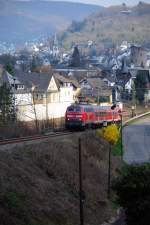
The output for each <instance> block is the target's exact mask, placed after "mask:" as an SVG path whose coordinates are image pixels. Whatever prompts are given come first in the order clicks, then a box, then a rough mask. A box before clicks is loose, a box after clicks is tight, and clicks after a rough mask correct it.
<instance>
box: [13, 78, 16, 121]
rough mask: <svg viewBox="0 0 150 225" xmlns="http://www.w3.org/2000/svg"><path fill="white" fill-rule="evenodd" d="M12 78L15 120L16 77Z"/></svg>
mask: <svg viewBox="0 0 150 225" xmlns="http://www.w3.org/2000/svg"><path fill="white" fill-rule="evenodd" d="M13 80H14V112H15V121H16V83H15V81H16V78H13Z"/></svg>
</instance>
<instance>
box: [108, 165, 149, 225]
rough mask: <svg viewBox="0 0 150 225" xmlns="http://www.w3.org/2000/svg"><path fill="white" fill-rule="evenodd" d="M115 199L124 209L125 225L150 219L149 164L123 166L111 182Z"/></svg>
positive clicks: (139, 224) (137, 224)
mask: <svg viewBox="0 0 150 225" xmlns="http://www.w3.org/2000/svg"><path fill="white" fill-rule="evenodd" d="M112 188H113V190H114V191H115V193H116V196H117V197H116V200H117V203H118V204H119V205H121V206H122V207H123V208H124V209H125V213H126V222H127V225H135V224H136V225H148V224H149V221H150V164H144V165H131V166H127V165H126V166H125V167H123V169H122V170H121V171H120V175H119V177H118V178H117V179H116V180H115V181H114V182H113V185H112Z"/></svg>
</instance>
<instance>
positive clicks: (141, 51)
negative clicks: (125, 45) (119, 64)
mask: <svg viewBox="0 0 150 225" xmlns="http://www.w3.org/2000/svg"><path fill="white" fill-rule="evenodd" d="M146 62H147V50H146V49H145V48H143V47H142V46H139V45H131V63H133V65H134V66H142V67H145V66H146Z"/></svg>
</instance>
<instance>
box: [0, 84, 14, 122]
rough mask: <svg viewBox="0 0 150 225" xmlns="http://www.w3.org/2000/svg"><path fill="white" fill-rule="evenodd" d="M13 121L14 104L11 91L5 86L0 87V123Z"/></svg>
mask: <svg viewBox="0 0 150 225" xmlns="http://www.w3.org/2000/svg"><path fill="white" fill-rule="evenodd" d="M14 120H15V102H14V98H13V95H12V93H11V90H10V88H9V87H7V85H6V84H3V85H2V86H0V122H1V123H2V124H3V123H8V122H10V121H14Z"/></svg>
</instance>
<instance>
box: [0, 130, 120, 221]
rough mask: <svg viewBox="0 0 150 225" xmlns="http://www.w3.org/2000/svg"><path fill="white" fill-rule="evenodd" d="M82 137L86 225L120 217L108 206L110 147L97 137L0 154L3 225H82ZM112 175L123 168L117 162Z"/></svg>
mask: <svg viewBox="0 0 150 225" xmlns="http://www.w3.org/2000/svg"><path fill="white" fill-rule="evenodd" d="M79 136H80V137H82V155H83V179H84V182H83V185H84V191H85V205H84V211H85V224H95V225H100V224H101V223H102V222H103V221H106V220H108V219H110V217H111V215H113V214H114V212H113V210H112V208H111V205H110V203H109V202H108V200H107V170H108V144H107V143H106V142H105V141H104V140H102V139H100V138H98V137H96V136H95V134H94V133H93V132H87V133H82V134H81V133H78V134H76V133H74V134H72V135H70V136H67V137H64V138H62V139H61V138H60V137H59V138H53V139H51V140H49V141H48V142H45V143H41V144H37V145H31V146H24V147H22V148H19V149H13V150H8V151H1V152H0V225H52V224H57V225H59V224H62V225H63V224H65V225H67V224H72V225H73V224H74V225H76V224H79V194H78V190H79V182H78V181H79V178H78V138H79ZM112 161H113V163H112V167H113V170H112V173H113V174H115V169H116V166H118V164H119V160H118V159H117V158H112Z"/></svg>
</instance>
